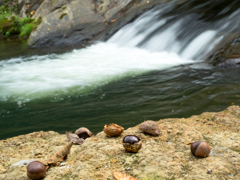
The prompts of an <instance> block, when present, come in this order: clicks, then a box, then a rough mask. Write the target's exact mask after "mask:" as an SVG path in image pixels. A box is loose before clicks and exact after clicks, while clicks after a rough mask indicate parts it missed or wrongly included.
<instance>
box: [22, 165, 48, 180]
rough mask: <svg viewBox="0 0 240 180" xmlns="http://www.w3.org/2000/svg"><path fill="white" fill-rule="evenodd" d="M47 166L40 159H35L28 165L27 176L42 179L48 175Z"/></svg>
mask: <svg viewBox="0 0 240 180" xmlns="http://www.w3.org/2000/svg"><path fill="white" fill-rule="evenodd" d="M46 171H47V170H46V167H45V165H44V164H43V163H41V162H40V161H33V162H31V163H29V165H28V167H27V176H28V178H30V179H42V178H43V177H44V176H45V175H46Z"/></svg>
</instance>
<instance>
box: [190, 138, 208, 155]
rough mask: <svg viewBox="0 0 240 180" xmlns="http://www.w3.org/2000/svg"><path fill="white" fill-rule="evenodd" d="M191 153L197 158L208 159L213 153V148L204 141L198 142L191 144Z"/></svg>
mask: <svg viewBox="0 0 240 180" xmlns="http://www.w3.org/2000/svg"><path fill="white" fill-rule="evenodd" d="M191 152H192V154H193V155H194V156H197V157H206V156H208V155H209V153H210V152H211V148H210V146H209V145H208V143H206V142H204V141H196V142H194V143H192V144H191Z"/></svg>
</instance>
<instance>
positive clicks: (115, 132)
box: [103, 124, 124, 137]
mask: <svg viewBox="0 0 240 180" xmlns="http://www.w3.org/2000/svg"><path fill="white" fill-rule="evenodd" d="M103 131H104V132H105V134H106V135H108V136H112V137H113V136H120V135H121V134H122V132H123V131H124V128H123V127H121V126H119V125H117V124H109V125H105V126H104V129H103Z"/></svg>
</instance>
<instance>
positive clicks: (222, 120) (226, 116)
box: [0, 106, 240, 180]
mask: <svg viewBox="0 0 240 180" xmlns="http://www.w3.org/2000/svg"><path fill="white" fill-rule="evenodd" d="M156 123H157V124H158V126H159V128H160V134H161V135H160V136H151V135H146V134H145V133H142V132H141V131H140V130H139V129H138V126H136V127H133V128H129V129H127V130H125V131H124V132H123V133H122V134H121V136H119V137H113V138H109V137H107V136H106V135H105V133H104V132H100V133H98V134H97V135H96V136H93V137H91V138H88V139H86V140H85V141H84V142H83V144H82V145H73V146H72V148H71V152H70V154H69V156H68V159H67V160H66V161H65V162H64V163H63V164H62V165H60V166H55V167H51V168H50V169H49V170H48V171H47V175H46V177H45V179H46V180H49V179H54V180H55V179H56V180H57V179H76V180H77V179H94V180H102V179H107V178H110V179H113V176H112V172H113V171H119V172H123V173H126V174H129V175H131V176H133V177H135V178H136V179H139V180H142V179H143V180H144V179H193V177H194V178H195V179H216V180H217V179H233V178H234V179H240V163H239V162H240V154H239V152H240V108H239V107H238V106H231V107H229V108H227V109H226V110H224V111H222V112H218V113H213V112H212V113H210V112H206V113H203V114H201V115H198V116H192V117H190V118H186V119H184V118H180V119H177V118H175V119H163V120H160V121H157V122H156ZM129 134H131V135H136V136H138V137H139V138H140V139H141V140H142V148H141V149H140V151H139V152H138V153H136V154H131V153H126V151H125V149H124V147H123V145H122V140H123V137H125V136H126V135H129ZM195 141H206V142H207V143H208V144H209V145H210V146H211V149H212V151H211V153H210V156H209V157H206V158H204V159H199V158H197V157H194V156H193V155H192V154H191V150H190V144H191V143H193V142H195ZM67 143H68V139H67V137H66V135H60V134H58V133H56V132H34V133H31V134H27V135H21V136H18V137H14V138H10V139H6V140H1V141H0V147H1V148H0V159H1V164H0V179H6V180H10V179H16V178H17V179H19V180H24V179H26V178H27V177H26V171H27V163H25V164H24V163H21V162H28V163H29V162H30V161H29V160H34V159H35V160H39V161H43V160H45V159H48V158H50V157H51V156H52V155H53V154H54V153H55V152H56V151H57V150H59V149H60V147H62V146H64V145H65V144H67ZM23 160H25V161H23ZM26 160H28V161H26ZM19 161H20V162H19Z"/></svg>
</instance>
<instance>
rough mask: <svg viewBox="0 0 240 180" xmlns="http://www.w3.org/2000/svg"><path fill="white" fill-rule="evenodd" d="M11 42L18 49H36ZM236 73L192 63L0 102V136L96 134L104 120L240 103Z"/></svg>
mask: <svg viewBox="0 0 240 180" xmlns="http://www.w3.org/2000/svg"><path fill="white" fill-rule="evenodd" d="M15 45H16V46H15V48H16V47H18V48H19V52H20V53H22V54H24V53H25V54H32V53H33V54H34V53H36V50H33V51H32V50H30V49H25V48H23V49H21V46H19V44H18V43H16V44H15ZM0 47H1V46H0ZM10 47H11V48H14V45H13V44H10V45H9V46H8V47H6V46H5V53H4V54H2V53H1V57H2V58H3V59H4V56H5V59H8V58H9V56H10V55H9V54H11V52H12V49H10ZM15 50H16V49H15ZM1 52H2V51H1ZM14 55H15V54H14ZM14 55H13V56H14ZM0 62H1V61H0ZM239 78H240V72H239V70H238V69H237V68H231V69H222V68H214V67H210V66H208V65H206V64H204V63H197V64H192V65H184V66H177V67H172V68H169V69H165V70H154V71H150V72H146V73H144V74H141V75H138V76H133V77H126V78H123V79H119V80H115V81H113V82H111V83H109V84H106V85H102V86H99V87H98V88H95V89H93V90H91V91H89V92H87V93H84V94H82V93H75V94H74V95H72V94H65V95H62V96H61V97H60V98H58V99H55V100H53V99H52V98H37V99H35V100H32V101H29V102H26V103H22V104H18V103H17V102H15V101H1V102H0V139H6V138H9V137H13V136H17V135H21V134H26V133H30V132H33V131H40V130H43V131H50V130H53V131H57V132H59V133H65V131H75V130H76V129H77V128H79V127H87V128H89V129H90V130H91V131H92V132H93V133H95V134H96V133H98V132H100V131H102V129H103V126H104V125H105V124H109V123H117V124H119V125H121V126H123V127H124V128H128V127H132V126H135V125H137V124H139V123H141V122H142V121H144V120H148V119H151V120H159V119H162V118H175V117H178V118H181V117H189V116H191V115H197V114H200V113H202V112H205V111H221V110H224V109H225V108H227V107H228V106H230V105H232V104H236V105H239V104H240V98H239V97H240V94H239V88H240V85H239Z"/></svg>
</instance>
